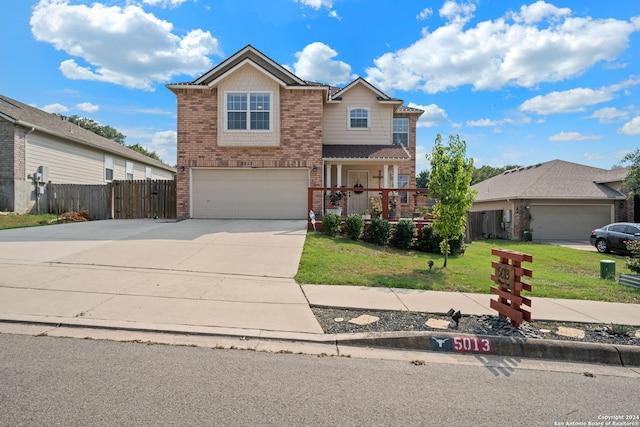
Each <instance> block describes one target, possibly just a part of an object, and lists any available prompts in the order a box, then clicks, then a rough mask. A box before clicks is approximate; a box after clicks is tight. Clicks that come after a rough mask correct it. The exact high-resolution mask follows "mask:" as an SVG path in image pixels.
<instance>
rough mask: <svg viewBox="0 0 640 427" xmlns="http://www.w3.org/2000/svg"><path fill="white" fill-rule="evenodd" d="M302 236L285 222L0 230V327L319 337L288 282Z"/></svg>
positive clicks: (301, 226) (301, 227)
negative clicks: (16, 323) (17, 323)
mask: <svg viewBox="0 0 640 427" xmlns="http://www.w3.org/2000/svg"><path fill="white" fill-rule="evenodd" d="M305 235H306V221H286V220H282V221H246V220H243V221H240V220H237V221H236V220H188V221H182V222H174V221H162V220H107V221H93V222H86V223H74V224H65V225H55V226H51V227H35V228H27V229H14V230H0V319H5V320H12V319H13V320H31V321H43V322H45V321H46V322H58V323H74V324H78V325H81V324H87V325H90V326H96V325H99V326H108V325H109V324H110V323H111V324H117V325H118V326H119V327H127V326H129V327H140V325H145V326H144V327H145V328H148V329H154V325H156V328H157V329H162V330H170V329H171V326H172V325H173V326H175V327H176V329H177V328H182V329H184V327H193V328H234V329H250V330H252V332H254V333H255V332H256V331H286V332H301V333H322V329H321V328H320V326H319V324H318V322H317V321H316V319H315V317H314V316H313V313H312V312H311V310H310V308H309V306H308V303H307V301H306V298H305V297H304V294H303V293H302V290H301V289H300V287H299V286H298V285H297V284H296V283H295V282H294V280H293V276H294V275H295V273H296V271H297V268H298V263H299V261H300V255H301V254H302V247H303V245H304V239H305ZM134 325H135V326H134ZM217 332H220V331H217Z"/></svg>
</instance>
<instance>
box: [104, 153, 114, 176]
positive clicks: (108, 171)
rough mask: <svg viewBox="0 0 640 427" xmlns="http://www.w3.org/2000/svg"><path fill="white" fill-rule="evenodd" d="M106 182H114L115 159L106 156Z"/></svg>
mask: <svg viewBox="0 0 640 427" xmlns="http://www.w3.org/2000/svg"><path fill="white" fill-rule="evenodd" d="M104 180H105V181H113V157H111V156H104Z"/></svg>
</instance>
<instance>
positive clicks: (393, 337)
mask: <svg viewBox="0 0 640 427" xmlns="http://www.w3.org/2000/svg"><path fill="white" fill-rule="evenodd" d="M433 337H436V338H438V339H440V340H441V341H442V340H443V339H445V338H448V339H449V340H451V341H452V340H453V338H455V337H459V338H470V339H474V338H475V339H477V340H482V339H487V340H489V341H490V342H491V351H490V352H480V351H473V350H471V351H464V350H462V351H459V352H455V351H449V352H454V353H458V354H487V355H493V356H508V357H522V358H527V359H545V360H557V361H564V362H582V363H601V364H606V365H617V366H640V346H638V347H636V346H628V345H613V344H599V343H583V342H576V341H559V340H546V339H526V338H512V337H496V336H484V335H465V334H452V333H448V332H443V333H440V332H437V333H434V332H379V333H369V334H358V336H354V335H347V334H343V335H339V336H335V338H336V343H337V344H338V345H353V346H366V347H379V348H395V349H402V350H423V351H433V349H434V342H436V341H435V340H434V339H433ZM435 347H436V348H437V346H435ZM436 351H437V350H436ZM441 351H443V352H448V351H446V350H441Z"/></svg>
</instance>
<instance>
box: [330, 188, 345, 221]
mask: <svg viewBox="0 0 640 427" xmlns="http://www.w3.org/2000/svg"><path fill="white" fill-rule="evenodd" d="M343 197H344V193H343V192H342V191H340V190H338V191H334V192H333V193H331V195H330V196H329V206H328V207H327V213H332V214H336V215H342V206H340V201H341V200H342V198H343Z"/></svg>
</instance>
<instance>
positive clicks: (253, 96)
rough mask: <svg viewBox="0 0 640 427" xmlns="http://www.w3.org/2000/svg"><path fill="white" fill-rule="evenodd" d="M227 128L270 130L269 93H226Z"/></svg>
mask: <svg viewBox="0 0 640 427" xmlns="http://www.w3.org/2000/svg"><path fill="white" fill-rule="evenodd" d="M226 95H227V130H271V93H267V92H256V93H249V92H230V93H227V94H226Z"/></svg>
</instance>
